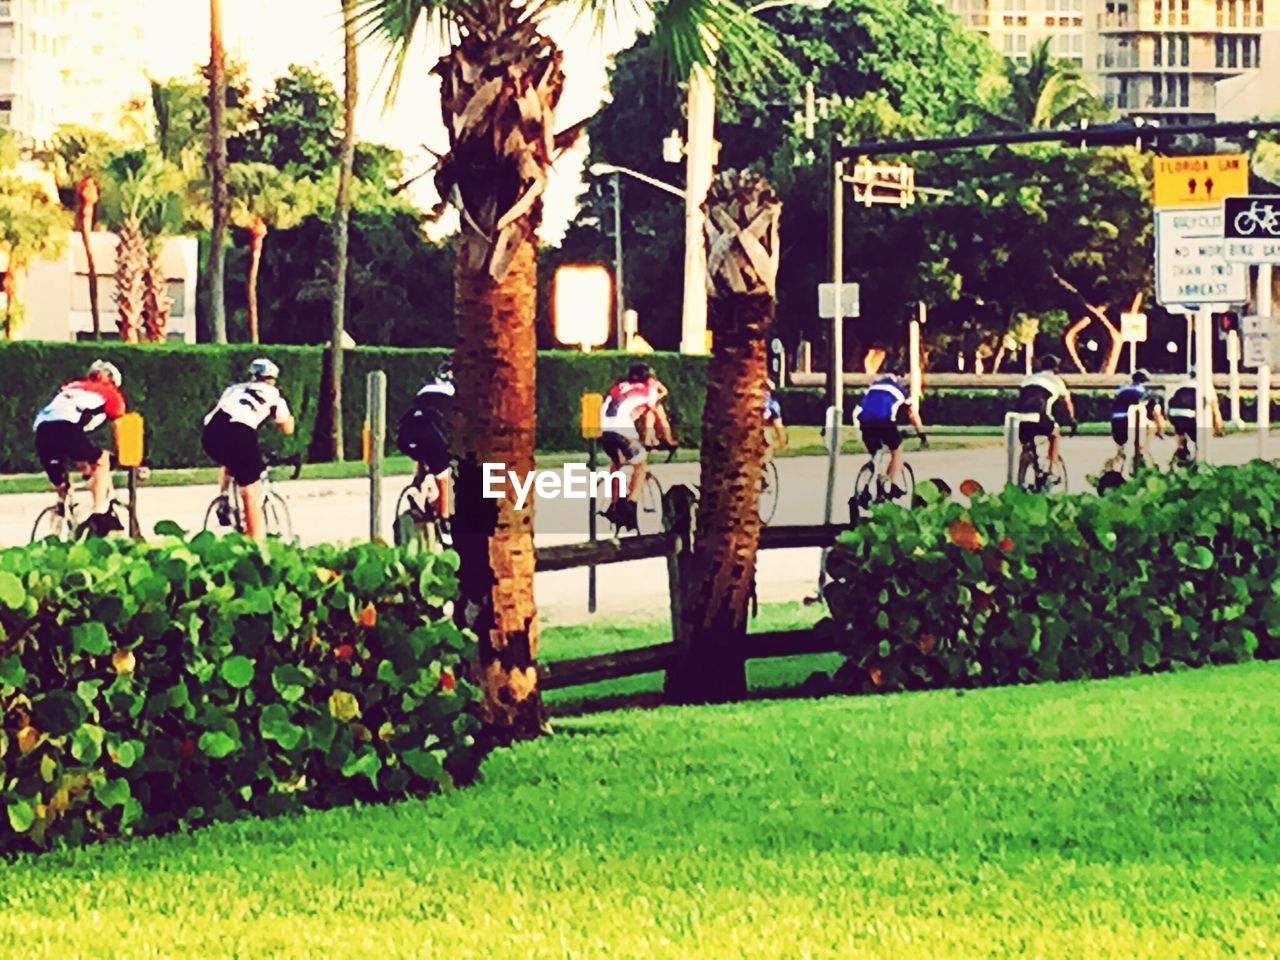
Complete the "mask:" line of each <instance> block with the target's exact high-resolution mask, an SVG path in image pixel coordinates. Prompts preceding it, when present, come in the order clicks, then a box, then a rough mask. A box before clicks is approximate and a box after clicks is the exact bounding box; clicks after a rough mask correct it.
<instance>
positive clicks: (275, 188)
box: [228, 163, 320, 343]
mask: <svg viewBox="0 0 1280 960" xmlns="http://www.w3.org/2000/svg"><path fill="white" fill-rule="evenodd" d="M228 182H229V183H230V185H231V187H232V190H231V193H232V195H233V199H232V203H231V219H232V221H233V222H234V223H235V224H236V226H238V227H241V228H243V229H244V230H245V232H246V233H248V235H249V277H248V281H247V282H248V301H249V318H248V319H249V340H250V342H252V343H257V342H258V341H259V339H260V337H259V325H258V273H259V271H260V269H261V266H262V248H263V245H264V244H265V243H266V239H267V234H268V233H270V232H271V231H272V230H288V229H290V228H292V227H296V226H297V225H298V224H300V223H302V221H303V220H305V219H306V218H307V217H309V216H311V215H312V214H313V213H316V212H317V210H318V209H319V207H320V198H319V193H318V190H317V185H316V184H315V183H314V182H313V181H311V180H307V179H305V178H297V179H295V178H294V177H293V176H291V175H290V173H289V171H287V170H278V169H276V168H275V167H273V166H271V164H269V163H233V164H231V166H230V167H229V168H228Z"/></svg>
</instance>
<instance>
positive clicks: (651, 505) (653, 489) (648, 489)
mask: <svg viewBox="0 0 1280 960" xmlns="http://www.w3.org/2000/svg"><path fill="white" fill-rule="evenodd" d="M636 526H637V527H639V528H640V529H639V530H638V531H637V532H639V533H661V532H662V484H661V483H660V482H659V481H658V478H657V477H655V476H654V475H653V474H652V473H650V474H648V475H646V476H645V478H644V486H643V487H641V488H640V501H639V502H638V503H637V504H636Z"/></svg>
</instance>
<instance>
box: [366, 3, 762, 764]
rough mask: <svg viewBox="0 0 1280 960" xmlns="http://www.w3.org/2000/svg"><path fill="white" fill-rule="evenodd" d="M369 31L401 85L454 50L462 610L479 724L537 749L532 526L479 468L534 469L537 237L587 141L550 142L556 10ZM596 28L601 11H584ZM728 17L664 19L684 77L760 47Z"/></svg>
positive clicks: (469, 13)
mask: <svg viewBox="0 0 1280 960" xmlns="http://www.w3.org/2000/svg"><path fill="white" fill-rule="evenodd" d="M361 4H362V9H363V10H364V12H365V15H366V16H367V17H368V22H369V24H370V26H371V27H373V28H374V30H375V31H376V32H378V33H380V34H381V35H382V36H384V37H386V38H388V39H389V40H390V41H391V43H392V44H393V54H392V57H393V62H394V64H395V71H396V75H399V73H400V71H402V70H403V68H404V65H405V55H406V52H407V50H408V49H409V46H410V44H411V43H412V42H413V39H414V37H415V36H416V35H417V34H418V32H419V30H418V28H419V27H420V26H421V25H423V23H424V22H429V23H431V24H432V25H433V26H435V27H438V28H439V30H437V31H435V32H436V33H438V34H439V35H441V36H445V37H450V38H451V41H452V46H451V48H450V49H449V50H448V51H447V52H446V53H445V54H444V56H443V57H442V58H441V59H440V61H439V62H438V63H437V65H436V67H435V69H434V73H435V74H436V75H437V76H438V77H439V78H440V81H441V101H440V102H441V109H442V113H443V120H444V125H445V129H446V131H447V135H448V138H449V147H448V150H447V151H446V152H445V154H444V155H443V156H441V157H440V159H439V163H438V165H437V168H436V175H435V182H436V188H437V190H438V192H439V194H440V196H441V197H442V198H443V200H444V201H445V202H448V203H450V204H452V205H453V206H454V207H456V208H457V209H458V211H459V214H460V220H461V225H460V228H459V233H458V236H457V238H456V241H455V243H456V248H457V259H456V267H455V280H454V297H455V311H456V315H457V343H456V346H455V354H454V380H455V384H456V389H457V408H458V409H459V410H460V411H465V412H466V416H465V420H464V418H463V417H461V416H459V418H458V419H457V421H456V423H455V429H454V433H453V445H454V454H455V455H456V457H457V460H458V475H457V511H458V512H457V517H456V520H455V526H454V542H455V545H456V548H457V550H458V555H459V559H460V563H461V567H460V571H459V576H460V582H461V589H462V599H461V601H460V603H461V607H462V608H463V609H464V610H465V611H466V619H467V621H468V625H469V626H470V627H471V628H472V629H473V630H474V632H475V634H476V636H477V637H478V638H479V652H480V655H479V666H478V669H479V674H480V675H479V678H478V679H479V683H480V686H481V688H482V689H483V691H484V698H483V703H482V706H481V708H480V712H481V719H482V721H483V722H484V724H485V727H486V730H487V731H488V735H489V736H491V737H494V738H495V739H500V740H505V739H510V738H517V737H531V736H535V735H536V734H537V733H538V732H539V731H540V729H541V727H542V719H543V718H542V706H541V700H540V698H539V696H538V690H537V666H536V659H537V647H538V630H537V615H536V610H535V606H534V599H533V568H534V551H533V517H532V512H531V510H530V509H529V507H528V506H526V507H525V508H523V509H516V507H515V501H514V498H505V499H500V500H492V499H487V498H485V496H484V491H483V473H482V470H483V465H484V464H486V463H500V464H503V465H504V467H505V469H506V470H508V471H510V472H511V473H513V474H514V475H515V476H516V477H525V476H527V475H528V474H529V473H531V472H532V470H533V468H534V419H535V391H534V368H535V359H536V348H537V340H536V329H535V308H536V303H537V286H536V283H537V264H536V247H535V231H536V230H537V227H538V225H539V223H540V221H541V218H542V195H543V192H544V191H545V189H546V185H547V179H548V175H549V172H550V169H551V165H552V164H553V163H554V161H555V159H556V157H557V156H558V155H559V153H560V151H562V150H563V149H565V148H566V147H568V146H569V145H570V144H571V143H572V142H573V141H574V140H575V139H576V135H577V133H578V131H577V130H568V131H563V132H561V133H557V132H556V126H555V116H556V108H557V106H558V104H559V101H560V96H561V93H562V91H563V89H564V74H563V71H562V61H563V54H562V52H561V51H560V50H559V49H558V48H557V46H556V45H555V43H554V42H553V41H552V40H551V39H550V38H549V37H547V36H546V35H545V33H544V32H543V30H542V28H543V26H544V20H545V18H546V16H547V15H548V13H549V12H550V11H551V10H553V9H555V8H556V7H557V6H560V5H562V4H557V3H555V2H548V3H545V4H542V5H533V6H529V7H516V6H513V5H512V4H510V3H508V2H506V0H481V2H478V3H477V2H471V0H466V2H463V0H441V2H427V0H408V2H406V0H361ZM579 6H580V7H581V8H582V9H592V10H594V11H595V12H597V13H600V14H601V15H603V14H604V12H605V8H604V7H603V6H594V5H588V4H586V3H581V4H579ZM751 24H752V21H751V20H750V18H749V17H748V16H746V13H745V11H744V10H743V9H742V8H741V7H739V6H737V5H736V4H733V3H731V2H727V0H726V2H723V3H717V4H708V5H687V4H671V5H664V6H661V7H659V8H658V9H657V10H656V20H655V26H654V34H655V37H656V38H657V41H656V42H657V43H658V45H659V49H663V50H666V51H669V52H670V53H671V55H672V60H673V62H674V65H675V68H676V71H677V74H678V75H680V76H687V75H688V71H689V70H690V69H691V68H692V66H693V65H694V64H706V63H708V62H709V61H710V59H711V57H712V55H713V54H714V52H715V46H716V45H715V42H714V41H715V39H716V37H717V36H718V38H719V41H720V43H719V46H720V50H721V53H728V52H733V51H742V50H743V49H744V41H745V39H746V38H747V37H749V36H754V33H753V32H752V29H753V28H752V26H751Z"/></svg>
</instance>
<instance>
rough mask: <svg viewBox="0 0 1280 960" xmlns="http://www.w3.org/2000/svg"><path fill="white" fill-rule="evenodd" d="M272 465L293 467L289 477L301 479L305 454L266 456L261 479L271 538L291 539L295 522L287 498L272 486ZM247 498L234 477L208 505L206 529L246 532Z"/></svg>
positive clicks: (263, 508)
mask: <svg viewBox="0 0 1280 960" xmlns="http://www.w3.org/2000/svg"><path fill="white" fill-rule="evenodd" d="M273 467H292V468H293V472H292V473H291V474H290V475H289V479H290V480H296V479H298V477H299V475H301V473H302V454H300V453H295V454H294V455H293V456H290V457H278V456H268V457H266V469H264V470H263V471H262V477H261V480H260V481H259V482H260V483H261V484H262V519H263V523H264V525H265V527H266V534H267V536H268V537H279V538H280V539H282V540H288V539H289V538H290V537H292V536H293V521H292V520H291V519H290V518H289V505H288V504H287V503H285V500H284V497H282V496H280V494H278V493H276V492H275V491H274V490H272V489H271V470H272V468H273ZM243 501H244V498H243V497H241V495H240V485H239V484H238V483H236V482H235V479H234V478H233V479H232V480H231V483H230V485H229V486H228V487H227V491H226V493H222V494H219V495H218V496H216V497H214V498H213V502H212V503H210V504H209V509H208V510H207V511H205V515H204V529H205V530H207V531H209V532H210V533H227V532H231V531H235V532H236V533H244V532H245V517H244V503H243Z"/></svg>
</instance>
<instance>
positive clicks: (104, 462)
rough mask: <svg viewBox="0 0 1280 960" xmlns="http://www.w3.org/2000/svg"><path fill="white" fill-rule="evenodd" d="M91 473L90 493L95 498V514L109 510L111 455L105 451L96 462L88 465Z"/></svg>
mask: <svg viewBox="0 0 1280 960" xmlns="http://www.w3.org/2000/svg"><path fill="white" fill-rule="evenodd" d="M85 466H86V467H87V468H88V471H89V492H90V494H91V495H92V497H93V512H94V513H102V511H104V510H106V509H107V500H108V499H109V498H110V497H111V454H109V453H107V451H105V450H103V451H102V453H101V454H99V455H98V459H97V460H96V461H95V462H91V463H86V464H85Z"/></svg>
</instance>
